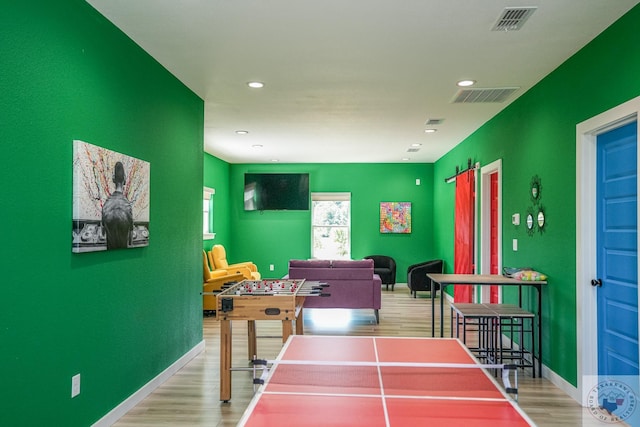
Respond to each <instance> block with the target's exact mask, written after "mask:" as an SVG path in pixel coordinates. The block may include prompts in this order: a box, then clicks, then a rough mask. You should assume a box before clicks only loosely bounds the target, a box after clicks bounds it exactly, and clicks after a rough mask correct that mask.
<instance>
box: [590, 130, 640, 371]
mask: <svg viewBox="0 0 640 427" xmlns="http://www.w3.org/2000/svg"><path fill="white" fill-rule="evenodd" d="M637 141H638V135H637V123H636V122H634V123H630V124H628V125H624V126H621V127H619V128H616V129H613V130H611V131H609V132H606V133H604V134H601V135H599V136H598V148H597V149H598V164H597V200H598V206H597V209H598V218H597V225H598V233H597V241H598V260H597V272H598V278H597V279H596V280H594V281H592V284H593V285H594V286H598V290H597V293H598V375H600V376H610V375H638V244H637V242H638V239H637V233H638V224H637V217H638V216H637V215H638V212H637V197H638V195H637V193H638V191H637V190H638V178H637V170H638V165H637V145H638V142H637Z"/></svg>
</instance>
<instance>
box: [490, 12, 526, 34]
mask: <svg viewBox="0 0 640 427" xmlns="http://www.w3.org/2000/svg"><path fill="white" fill-rule="evenodd" d="M536 9H537V7H506V8H505V9H504V10H503V11H502V14H501V15H500V17H499V18H498V20H497V21H496V23H495V25H494V26H493V28H491V31H518V30H519V29H521V28H522V26H523V25H524V23H525V22H526V21H527V19H529V17H530V16H531V15H532V14H533V12H535V11H536Z"/></svg>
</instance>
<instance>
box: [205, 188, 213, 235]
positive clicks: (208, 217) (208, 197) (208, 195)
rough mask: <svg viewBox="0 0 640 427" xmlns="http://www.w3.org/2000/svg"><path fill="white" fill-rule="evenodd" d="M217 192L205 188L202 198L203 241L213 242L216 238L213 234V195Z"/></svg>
mask: <svg viewBox="0 0 640 427" xmlns="http://www.w3.org/2000/svg"><path fill="white" fill-rule="evenodd" d="M214 194H216V190H215V189H213V188H209V187H204V191H203V196H202V238H203V240H211V239H213V238H215V237H216V233H214V232H213V195H214Z"/></svg>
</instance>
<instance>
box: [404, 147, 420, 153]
mask: <svg viewBox="0 0 640 427" xmlns="http://www.w3.org/2000/svg"><path fill="white" fill-rule="evenodd" d="M418 151H420V149H419V148H409V149H408V150H407V153H417V152H418Z"/></svg>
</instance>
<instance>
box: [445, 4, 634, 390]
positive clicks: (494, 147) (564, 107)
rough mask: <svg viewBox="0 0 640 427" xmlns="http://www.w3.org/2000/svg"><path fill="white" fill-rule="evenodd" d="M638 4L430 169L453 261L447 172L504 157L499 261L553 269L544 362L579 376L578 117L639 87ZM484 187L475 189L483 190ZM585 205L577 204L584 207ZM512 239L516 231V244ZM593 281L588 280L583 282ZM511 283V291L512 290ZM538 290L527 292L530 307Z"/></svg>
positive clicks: (546, 302) (574, 378) (618, 101)
mask: <svg viewBox="0 0 640 427" xmlns="http://www.w3.org/2000/svg"><path fill="white" fill-rule="evenodd" d="M638 22H640V6H636V7H635V8H634V9H632V10H631V11H630V12H629V13H628V14H626V15H625V16H624V17H623V18H622V19H620V20H619V21H618V22H616V23H615V24H614V25H612V26H611V27H610V28H609V29H607V30H606V31H605V32H603V33H602V34H601V35H600V36H598V37H597V38H596V39H595V40H594V41H593V42H592V43H590V44H589V45H587V46H586V47H585V48H584V49H582V50H581V51H580V52H578V53H577V54H576V55H575V56H573V57H572V58H570V59H569V60H567V61H566V62H565V63H564V64H563V65H561V66H560V67H559V68H558V69H556V70H555V71H554V72H553V73H551V74H550V75H549V76H547V77H546V78H545V79H544V80H542V81H541V82H540V83H539V84H538V85H536V86H535V87H534V88H533V89H531V90H529V91H528V92H527V93H525V94H524V95H523V96H521V97H520V98H518V99H517V100H516V101H515V102H514V103H513V104H511V105H510V106H509V107H508V108H506V109H505V110H504V111H503V112H502V113H501V114H499V115H498V116H496V117H495V118H494V119H492V120H491V121H489V122H488V123H487V124H485V125H484V126H483V127H481V128H480V129H479V130H478V131H476V132H475V133H474V134H473V135H471V136H470V137H469V138H467V139H466V140H464V141H463V142H462V143H461V144H459V145H458V146H457V147H456V148H455V149H453V150H451V151H450V152H449V153H447V155H445V156H444V157H442V158H441V159H440V160H438V161H437V162H436V164H435V169H434V182H435V187H434V197H435V206H437V207H438V208H437V209H436V210H435V213H434V216H435V223H436V224H437V227H436V228H435V230H434V235H435V239H436V244H435V247H436V252H437V254H438V256H439V257H442V258H444V259H445V260H446V261H447V265H448V269H449V271H451V270H452V265H453V241H452V238H451V236H453V218H452V214H451V212H452V207H453V205H454V191H455V188H454V185H448V184H445V183H444V178H445V177H447V176H450V175H452V174H453V173H454V172H455V166H456V165H463V164H466V162H467V159H468V158H471V159H472V160H473V161H474V162H476V161H477V162H480V163H481V164H482V165H486V164H488V163H491V162H492V161H494V160H496V159H502V167H503V169H502V170H503V178H502V191H503V192H502V194H503V205H502V207H503V210H502V214H503V217H502V223H503V236H502V238H503V265H505V266H531V267H533V268H536V269H538V270H540V271H542V272H544V273H546V274H548V275H549V284H548V286H547V287H546V289H545V290H544V291H543V325H544V331H543V341H544V345H545V353H544V357H543V362H544V363H545V365H547V366H549V368H551V369H552V370H553V371H554V372H556V373H557V374H559V375H560V376H562V377H563V378H564V379H566V380H567V381H568V382H570V383H571V384H573V385H576V384H577V370H576V359H577V352H576V351H577V348H576V271H575V269H576V250H575V243H576V220H575V219H576V207H575V206H576V204H575V201H576V197H575V192H576V151H575V146H576V125H577V124H578V123H580V122H582V121H584V120H586V119H588V118H590V117H593V116H595V115H597V114H599V113H601V112H603V111H606V110H608V109H610V108H612V107H614V106H616V105H619V104H621V103H623V102H625V101H627V100H629V99H631V98H634V97H636V96H638V95H640V80H639V79H638V76H640V51H639V50H638V42H639V41H640V38H639V37H638V32H637V23H638ZM534 175H538V176H539V177H540V178H541V180H542V191H541V199H540V203H541V204H542V206H543V207H544V208H545V212H546V219H547V222H546V226H545V228H546V230H545V231H544V233H539V232H536V233H535V234H534V235H533V236H529V235H528V233H527V232H526V228H525V226H524V225H520V226H518V227H516V226H514V225H512V224H511V215H512V214H514V213H520V216H521V224H522V223H523V221H524V217H525V215H526V212H527V208H529V207H531V206H533V203H532V202H531V199H530V197H529V189H530V183H531V179H532V177H533V176H534ZM478 196H479V195H478ZM578 214H579V213H578ZM512 239H518V242H519V248H518V251H517V252H514V251H513V250H512V247H511V242H512ZM584 285H585V286H588V284H584ZM513 298H514V295H513V293H510V295H508V298H507V299H511V300H513ZM534 298H535V291H531V292H530V293H529V295H528V298H527V299H528V303H529V305H530V307H533V303H534Z"/></svg>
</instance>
